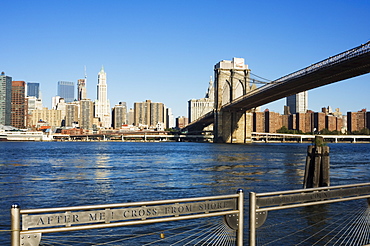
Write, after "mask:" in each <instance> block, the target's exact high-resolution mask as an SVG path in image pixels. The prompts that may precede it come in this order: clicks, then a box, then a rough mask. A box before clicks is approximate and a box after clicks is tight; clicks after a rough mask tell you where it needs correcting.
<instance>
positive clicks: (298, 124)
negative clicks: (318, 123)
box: [291, 113, 312, 133]
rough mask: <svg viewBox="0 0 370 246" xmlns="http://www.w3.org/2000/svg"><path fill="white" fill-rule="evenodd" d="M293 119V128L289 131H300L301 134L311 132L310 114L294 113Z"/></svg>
mask: <svg viewBox="0 0 370 246" xmlns="http://www.w3.org/2000/svg"><path fill="white" fill-rule="evenodd" d="M294 116H295V117H293V118H294V120H295V124H293V125H294V126H295V127H294V128H293V129H291V130H297V131H301V132H303V133H306V132H311V131H312V113H296V114H294Z"/></svg>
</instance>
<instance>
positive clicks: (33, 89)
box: [27, 82, 40, 98]
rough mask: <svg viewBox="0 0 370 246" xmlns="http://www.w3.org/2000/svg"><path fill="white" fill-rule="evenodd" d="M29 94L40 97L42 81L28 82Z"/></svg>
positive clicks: (29, 95)
mask: <svg viewBox="0 0 370 246" xmlns="http://www.w3.org/2000/svg"><path fill="white" fill-rule="evenodd" d="M27 96H28V97H36V98H40V83H33V82H28V83H27Z"/></svg>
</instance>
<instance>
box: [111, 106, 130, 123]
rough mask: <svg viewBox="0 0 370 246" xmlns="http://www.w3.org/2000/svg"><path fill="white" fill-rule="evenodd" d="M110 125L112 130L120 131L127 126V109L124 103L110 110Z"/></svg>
mask: <svg viewBox="0 0 370 246" xmlns="http://www.w3.org/2000/svg"><path fill="white" fill-rule="evenodd" d="M112 123H113V128H114V129H120V128H121V127H122V125H126V124H127V107H126V103H125V102H119V104H117V105H115V106H114V108H113V110H112Z"/></svg>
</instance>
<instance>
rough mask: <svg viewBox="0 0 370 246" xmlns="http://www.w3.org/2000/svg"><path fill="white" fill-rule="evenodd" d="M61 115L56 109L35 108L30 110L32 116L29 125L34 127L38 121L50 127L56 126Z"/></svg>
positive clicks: (59, 123)
mask: <svg viewBox="0 0 370 246" xmlns="http://www.w3.org/2000/svg"><path fill="white" fill-rule="evenodd" d="M62 120H63V119H62V115H61V111H60V110H56V109H48V108H43V109H35V110H32V116H31V119H30V123H29V125H30V126H31V127H32V128H36V126H37V125H38V122H40V121H41V122H44V123H46V125H48V126H50V127H51V128H52V129H54V128H58V127H60V126H61V123H62Z"/></svg>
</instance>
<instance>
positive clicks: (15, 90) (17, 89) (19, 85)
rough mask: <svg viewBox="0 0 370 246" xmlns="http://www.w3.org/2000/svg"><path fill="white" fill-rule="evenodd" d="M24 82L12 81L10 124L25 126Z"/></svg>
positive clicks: (18, 126) (17, 126)
mask: <svg viewBox="0 0 370 246" xmlns="http://www.w3.org/2000/svg"><path fill="white" fill-rule="evenodd" d="M25 95H26V82H24V81H12V103H11V126H13V127H16V128H20V129H22V128H25V127H26V122H25V121H26V113H27V104H26V97H25Z"/></svg>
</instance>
